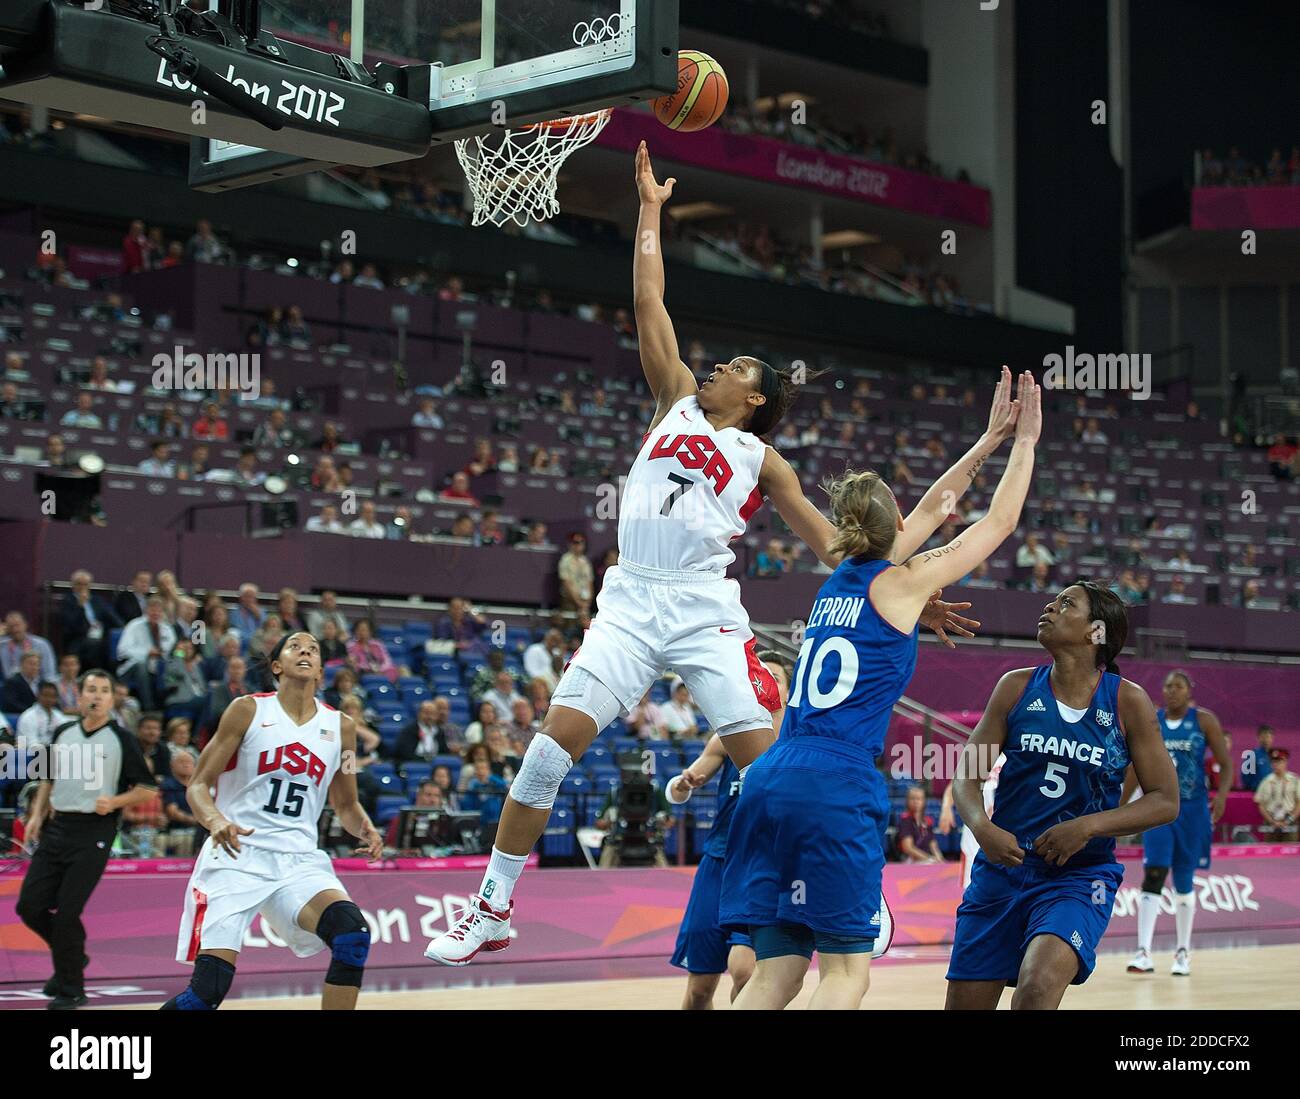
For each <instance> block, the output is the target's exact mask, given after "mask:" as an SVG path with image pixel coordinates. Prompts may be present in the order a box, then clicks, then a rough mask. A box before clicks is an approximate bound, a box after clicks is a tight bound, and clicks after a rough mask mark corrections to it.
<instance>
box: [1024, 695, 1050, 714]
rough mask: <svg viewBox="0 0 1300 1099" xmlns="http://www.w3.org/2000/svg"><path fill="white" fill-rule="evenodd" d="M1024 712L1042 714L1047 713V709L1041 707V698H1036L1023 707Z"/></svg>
mask: <svg viewBox="0 0 1300 1099" xmlns="http://www.w3.org/2000/svg"><path fill="white" fill-rule="evenodd" d="M1025 712H1026V713H1031V714H1043V713H1046V712H1047V707H1046V706H1044V705H1043V700H1042V699H1041V698H1036V699H1034V701H1033V702H1031V703H1030V704H1029V705H1028V706H1026V707H1025Z"/></svg>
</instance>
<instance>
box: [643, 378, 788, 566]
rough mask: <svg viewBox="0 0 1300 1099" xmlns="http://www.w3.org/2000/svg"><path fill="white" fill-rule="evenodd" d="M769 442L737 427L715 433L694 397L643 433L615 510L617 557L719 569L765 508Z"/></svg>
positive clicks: (727, 562) (651, 563)
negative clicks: (762, 476)
mask: <svg viewBox="0 0 1300 1099" xmlns="http://www.w3.org/2000/svg"><path fill="white" fill-rule="evenodd" d="M766 453H767V444H766V443H764V442H763V441H762V440H761V439H760V438H759V437H758V436H757V435H751V434H750V433H749V432H748V431H741V430H740V428H738V427H728V428H724V429H723V430H722V431H717V430H715V429H714V427H713V425H712V424H711V423H709V421H708V418H707V417H706V416H705V415H704V410H703V409H702V408H700V402H699V401H698V400H697V399H696V396H695V394H693V393H692V394H691V395H690V396H687V397H683V398H682V399H681V400H680V401H678V402H677V403H676V404H675V405H673V406H672V408H670V409H669V410H668V414H667V415H666V416H665V417H664V418H663V421H662V422H661V423H660V424H659V425H658V426H657V427H655V428H654V429H653V430H652V431H649V432H647V433H646V436H645V438H644V439H643V440H642V441H641V449H640V451H639V452H638V453H637V456H636V461H634V462H633V463H632V469H631V470H630V471H629V472H628V475H627V478H626V480H625V482H624V487H623V499H622V502H621V505H620V508H619V519H618V552H619V556H620V557H625V558H627V560H628V561H630V562H632V563H633V564H637V565H644V566H646V567H647V568H652V569H665V570H667V571H670V572H695V571H715V570H716V571H725V569H726V568H727V566H728V565H730V564H731V563H732V561H734V560H735V559H736V555H735V554H734V553H733V552H732V551H731V542H733V541H734V540H735V539H737V538H739V537H740V536H741V535H742V534H744V533H745V525H746V524H747V523H748V522H749V518H750V516H751V515H753V514H754V512H756V511H757V510H758V509H759V507H760V506H761V505H762V503H763V495H762V493H761V492H759V490H758V475H759V471H760V470H761V469H762V468H763V458H764V456H765V455H766Z"/></svg>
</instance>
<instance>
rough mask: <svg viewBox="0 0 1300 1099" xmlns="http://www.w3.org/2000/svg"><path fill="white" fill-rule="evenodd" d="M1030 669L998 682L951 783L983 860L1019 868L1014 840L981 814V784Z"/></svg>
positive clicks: (1004, 738)
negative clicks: (982, 853) (980, 850)
mask: <svg viewBox="0 0 1300 1099" xmlns="http://www.w3.org/2000/svg"><path fill="white" fill-rule="evenodd" d="M1032 674H1033V668H1017V669H1016V670H1015V671H1013V672H1007V674H1006V675H1004V676H1003V677H1002V678H1001V679H999V680H998V685H997V686H996V687H994V688H993V693H992V694H991V695H990V696H989V701H988V705H986V706H985V707H984V714H983V716H982V717H981V718H980V719H979V724H977V725H976V726H975V731H974V732H973V733H971V737H970V740H968V741H967V742H966V746H965V747H964V748H963V749H962V751H961V755H960V756H958V757H957V774H956V775H955V776H954V778H953V780H952V800H953V803H954V804H955V805H956V806H957V812H958V813H959V814H961V819H962V821H963V822H964V823H965V825H966V827H967V828H969V829H970V830H971V834H972V835H973V836H974V837H975V839H976V840H977V841H978V842H979V845H980V848H981V849H982V850H983V851H984V857H985V858H986V859H988V860H989V861H990V862H992V863H995V864H996V865H998V866H1019V865H1020V864H1021V863H1022V862H1024V860H1025V853H1024V851H1023V849H1022V848H1021V846H1020V844H1019V842H1018V841H1017V840H1016V837H1015V836H1013V835H1012V834H1011V833H1010V832H1008V831H1007V830H1006V829H1005V828H999V827H998V826H997V825H996V824H994V823H993V822H992V821H991V820H989V816H988V814H987V813H986V812H984V793H983V789H982V787H983V784H984V781H985V779H987V778H988V777H989V773H990V772H991V771H992V770H993V766H994V764H995V763H996V762H997V758H998V756H1000V755H1001V754H1002V746H1003V745H1004V744H1006V741H1007V714H1009V713H1010V712H1011V708H1012V707H1013V706H1014V705H1015V704H1016V702H1017V701H1018V700H1019V698H1020V696H1021V695H1022V694H1024V693H1025V684H1026V683H1027V682H1028V681H1029V677H1030V675H1032Z"/></svg>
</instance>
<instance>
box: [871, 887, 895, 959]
mask: <svg viewBox="0 0 1300 1099" xmlns="http://www.w3.org/2000/svg"><path fill="white" fill-rule="evenodd" d="M871 922H872V923H879V925H880V934H879V935H877V936H876V945H875V946H873V947H872V948H871V956H872V957H873V958H879V957H881V956H882V955H883V954H885V953H886V952H887V951H888V950H889V944H890V943H892V942H893V941H894V914H893V913H892V912H891V911H889V902H888V901H887V900H885V894H884V892H883V891H882V892H881V894H880V909H879V911H877V912H876V918H875V919H874V920H872V921H871Z"/></svg>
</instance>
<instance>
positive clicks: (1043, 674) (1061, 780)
mask: <svg viewBox="0 0 1300 1099" xmlns="http://www.w3.org/2000/svg"><path fill="white" fill-rule="evenodd" d="M1051 672H1052V666H1051V665H1050V664H1046V665H1043V666H1042V667H1039V668H1035V669H1034V671H1033V673H1032V674H1031V675H1030V677H1029V682H1028V684H1027V685H1026V686H1025V691H1024V694H1022V695H1021V696H1020V700H1019V701H1018V702H1017V703H1016V704H1015V706H1013V707H1012V709H1011V712H1010V713H1009V714H1008V715H1007V739H1006V743H1005V744H1004V745H1003V748H1002V751H1003V752H1004V754H1005V755H1006V762H1005V763H1004V764H1003V765H1002V773H1001V775H1000V776H999V777H998V795H997V801H996V803H995V804H994V809H993V823H994V824H996V825H997V826H998V827H999V828H1003V829H1005V830H1006V831H1008V832H1010V833H1011V834H1012V835H1014V836H1015V837H1016V840H1017V841H1018V842H1019V844H1020V846H1021V847H1023V848H1024V849H1025V851H1026V852H1027V855H1026V863H1037V864H1039V865H1041V864H1042V859H1040V858H1039V856H1038V855H1036V854H1034V853H1033V847H1034V841H1035V840H1036V839H1037V838H1038V837H1039V836H1041V835H1042V834H1043V833H1044V832H1046V831H1047V830H1048V829H1049V828H1050V827H1052V825H1054V824H1060V823H1061V822H1063V821H1067V820H1073V819H1075V818H1076V817H1082V816H1087V815H1088V814H1090V813H1100V812H1104V811H1105V810H1107V809H1114V808H1115V807H1116V806H1117V805H1118V804H1119V796H1120V791H1121V789H1122V788H1123V785H1124V772H1125V771H1126V770H1127V769H1128V765H1129V752H1128V741H1127V739H1126V738H1125V736H1124V733H1123V731H1122V730H1121V729H1120V727H1119V684H1120V678H1119V676H1118V675H1116V674H1115V673H1114V672H1103V673H1102V676H1101V681H1100V682H1099V683H1098V684H1097V689H1096V691H1094V692H1093V696H1092V700H1091V701H1090V702H1089V703H1088V709H1087V710H1086V711H1085V712H1084V715H1083V717H1081V718H1080V719H1079V720H1078V721H1076V722H1069V721H1067V720H1066V719H1065V718H1064V716H1062V714H1061V712H1060V710H1059V709H1058V708H1057V705H1056V696H1055V694H1053V693H1052V684H1051V678H1050V677H1051ZM1114 851H1115V840H1114V839H1113V838H1111V837H1108V836H1100V837H1098V838H1096V839H1094V840H1090V841H1089V842H1088V843H1087V844H1086V845H1085V846H1084V847H1083V849H1082V850H1080V851H1079V852H1078V853H1077V854H1075V855H1074V856H1072V857H1071V858H1070V861H1069V862H1068V863H1067V864H1066V865H1067V866H1086V865H1088V864H1090V863H1096V862H1108V861H1110V860H1111V859H1113V858H1114Z"/></svg>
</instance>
